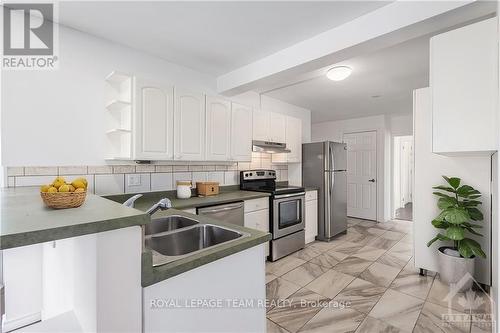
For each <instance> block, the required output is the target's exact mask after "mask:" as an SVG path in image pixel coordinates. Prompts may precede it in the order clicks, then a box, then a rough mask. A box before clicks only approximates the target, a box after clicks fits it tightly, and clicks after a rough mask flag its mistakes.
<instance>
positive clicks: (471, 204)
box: [462, 200, 483, 207]
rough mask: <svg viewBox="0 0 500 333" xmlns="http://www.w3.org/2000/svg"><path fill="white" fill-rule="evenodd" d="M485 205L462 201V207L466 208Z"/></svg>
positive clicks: (477, 202) (475, 201)
mask: <svg viewBox="0 0 500 333" xmlns="http://www.w3.org/2000/svg"><path fill="white" fill-rule="evenodd" d="M482 204H483V203H482V202H481V201H477V200H464V201H462V206H464V207H474V206H477V205H482Z"/></svg>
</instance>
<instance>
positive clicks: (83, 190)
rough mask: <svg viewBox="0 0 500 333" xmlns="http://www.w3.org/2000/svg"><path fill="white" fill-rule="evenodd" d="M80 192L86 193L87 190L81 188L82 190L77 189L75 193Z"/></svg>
mask: <svg viewBox="0 0 500 333" xmlns="http://www.w3.org/2000/svg"><path fill="white" fill-rule="evenodd" d="M80 192H85V189H83V188H81V187H80V188H77V189H75V193H80Z"/></svg>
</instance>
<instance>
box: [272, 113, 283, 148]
mask: <svg viewBox="0 0 500 333" xmlns="http://www.w3.org/2000/svg"><path fill="white" fill-rule="evenodd" d="M269 122H270V125H269V138H270V140H271V141H272V142H286V116H285V115H283V114H281V113H275V112H270V116H269Z"/></svg>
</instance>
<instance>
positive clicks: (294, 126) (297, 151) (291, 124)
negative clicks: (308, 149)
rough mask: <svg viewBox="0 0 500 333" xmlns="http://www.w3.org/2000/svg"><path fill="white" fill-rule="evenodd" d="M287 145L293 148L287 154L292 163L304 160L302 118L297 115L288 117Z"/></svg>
mask: <svg viewBox="0 0 500 333" xmlns="http://www.w3.org/2000/svg"><path fill="white" fill-rule="evenodd" d="M286 147H287V148H288V149H290V150H291V152H290V153H288V154H287V160H288V162H290V163H300V162H301V161H302V120H301V119H299V118H295V117H286Z"/></svg>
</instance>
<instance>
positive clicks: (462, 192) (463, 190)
mask: <svg viewBox="0 0 500 333" xmlns="http://www.w3.org/2000/svg"><path fill="white" fill-rule="evenodd" d="M456 193H457V194H458V196H459V197H462V198H468V197H469V196H471V195H477V194H481V192H479V191H478V190H476V189H474V188H473V187H472V186H469V185H462V186H460V187H459V188H457V192H456Z"/></svg>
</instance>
